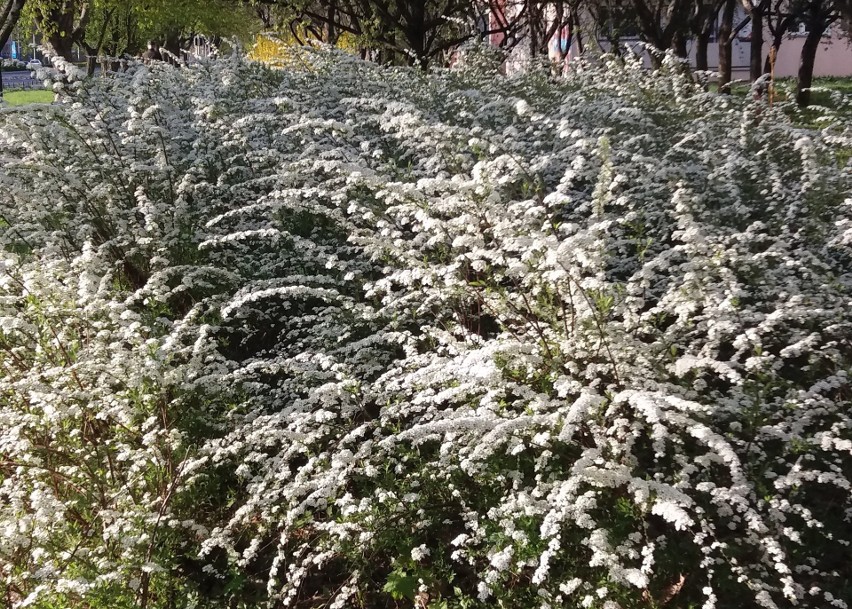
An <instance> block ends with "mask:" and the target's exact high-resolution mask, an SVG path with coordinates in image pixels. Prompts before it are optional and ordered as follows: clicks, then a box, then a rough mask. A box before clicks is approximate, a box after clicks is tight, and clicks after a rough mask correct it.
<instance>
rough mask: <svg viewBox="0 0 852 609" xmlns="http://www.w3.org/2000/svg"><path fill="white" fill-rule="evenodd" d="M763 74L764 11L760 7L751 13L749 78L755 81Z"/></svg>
mask: <svg viewBox="0 0 852 609" xmlns="http://www.w3.org/2000/svg"><path fill="white" fill-rule="evenodd" d="M761 76H763V13H762V12H761V10H760V9H759V8H758V9H755V10H753V11H752V13H751V60H750V62H749V78H750V79H751V80H752V81H755V80H757V79H758V78H760V77H761Z"/></svg>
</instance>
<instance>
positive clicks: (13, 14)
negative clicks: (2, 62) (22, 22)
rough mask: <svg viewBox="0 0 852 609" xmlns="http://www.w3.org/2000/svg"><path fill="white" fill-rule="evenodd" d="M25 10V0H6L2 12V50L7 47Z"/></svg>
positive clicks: (0, 33) (0, 39) (0, 22)
mask: <svg viewBox="0 0 852 609" xmlns="http://www.w3.org/2000/svg"><path fill="white" fill-rule="evenodd" d="M23 8H24V0H6V3H5V4H4V5H3V8H2V10H0V49H2V48H3V47H4V46H6V42H7V41H8V40H9V37H10V36H11V35H12V31H13V30H14V29H15V25H17V23H18V18H20V16H21V10H22V9H23Z"/></svg>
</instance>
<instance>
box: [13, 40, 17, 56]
mask: <svg viewBox="0 0 852 609" xmlns="http://www.w3.org/2000/svg"><path fill="white" fill-rule="evenodd" d="M17 58H18V43H17V42H15V41H14V40H13V41H12V59H17Z"/></svg>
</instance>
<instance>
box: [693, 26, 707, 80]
mask: <svg viewBox="0 0 852 609" xmlns="http://www.w3.org/2000/svg"><path fill="white" fill-rule="evenodd" d="M709 45H710V32H701V33H700V34H699V35H698V37H697V38H696V39H695V69H696V70H704V71H706V70H708V69H710V63H709V61H708V59H707V47H708V46H709Z"/></svg>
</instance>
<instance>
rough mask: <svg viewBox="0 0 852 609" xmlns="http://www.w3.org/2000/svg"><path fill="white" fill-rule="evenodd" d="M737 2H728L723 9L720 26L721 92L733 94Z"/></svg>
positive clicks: (731, 0) (734, 0) (730, 0)
mask: <svg viewBox="0 0 852 609" xmlns="http://www.w3.org/2000/svg"><path fill="white" fill-rule="evenodd" d="M735 8H736V0H726V2H725V4H724V6H723V7H722V22H721V23H720V24H719V92H720V93H727V94H730V93H731V87H730V84H731V55H732V54H733V44H732V38H731V34H732V33H733V31H734V9H735Z"/></svg>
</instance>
